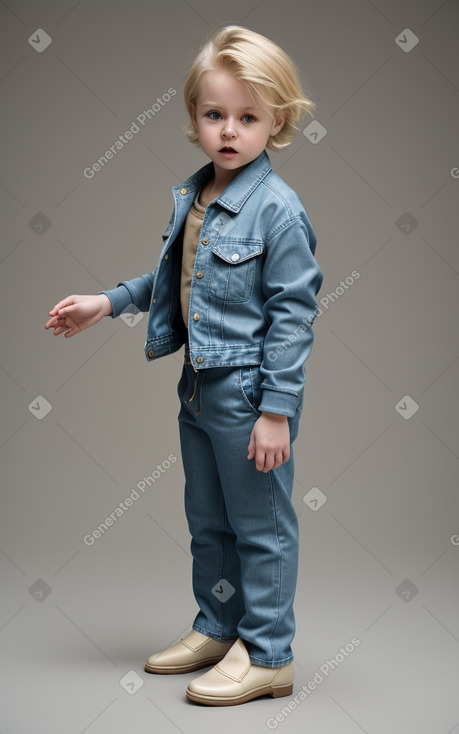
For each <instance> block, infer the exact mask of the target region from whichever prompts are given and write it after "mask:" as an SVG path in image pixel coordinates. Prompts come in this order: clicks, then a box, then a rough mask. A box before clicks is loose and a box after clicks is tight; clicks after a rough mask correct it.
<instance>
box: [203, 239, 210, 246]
mask: <svg viewBox="0 0 459 734" xmlns="http://www.w3.org/2000/svg"><path fill="white" fill-rule="evenodd" d="M202 244H203V245H208V244H209V240H208V239H207V237H204V239H203V241H202Z"/></svg>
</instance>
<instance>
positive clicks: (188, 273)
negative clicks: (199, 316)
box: [180, 193, 206, 328]
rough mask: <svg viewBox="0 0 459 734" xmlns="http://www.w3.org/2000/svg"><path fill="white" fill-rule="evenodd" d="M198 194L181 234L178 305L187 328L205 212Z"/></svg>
mask: <svg viewBox="0 0 459 734" xmlns="http://www.w3.org/2000/svg"><path fill="white" fill-rule="evenodd" d="M198 198H199V193H198V194H197V196H196V199H195V200H194V202H193V205H192V207H191V209H190V211H189V212H188V215H187V218H186V220H185V231H184V233H183V253H182V275H181V281H180V304H181V307H182V318H183V323H184V324H185V326H186V327H187V328H188V307H189V303H190V289H191V279H192V277H193V268H194V261H195V258H196V251H197V249H198V242H199V233H200V231H201V227H202V221H203V219H204V213H205V211H206V207H205V206H201V204H200V203H199V202H198Z"/></svg>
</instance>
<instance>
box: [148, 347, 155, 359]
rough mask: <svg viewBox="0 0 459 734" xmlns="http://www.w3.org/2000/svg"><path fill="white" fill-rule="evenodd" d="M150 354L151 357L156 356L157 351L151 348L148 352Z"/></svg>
mask: <svg viewBox="0 0 459 734" xmlns="http://www.w3.org/2000/svg"><path fill="white" fill-rule="evenodd" d="M148 356H149V357H154V356H155V353H154V351H153V349H150V350H149V352H148Z"/></svg>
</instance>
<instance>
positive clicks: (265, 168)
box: [174, 151, 272, 212]
mask: <svg viewBox="0 0 459 734" xmlns="http://www.w3.org/2000/svg"><path fill="white" fill-rule="evenodd" d="M270 171H272V166H271V161H270V160H269V156H268V154H267V153H266V151H263V152H262V153H260V155H259V156H258V158H255V160H253V161H252V162H251V163H249V164H248V165H247V166H246V167H245V168H243V169H242V171H240V172H239V173H238V174H237V176H235V177H234V178H233V180H232V181H231V183H230V184H228V186H227V187H226V189H225V190H224V191H223V192H222V193H221V194H220V196H219V197H218V199H217V200H216V201H217V203H218V204H220V206H222V207H224V208H225V209H229V210H230V211H232V212H238V211H239V210H240V209H241V207H242V206H243V204H244V203H245V202H246V200H247V199H248V198H249V196H250V194H251V193H252V192H253V191H254V190H255V189H256V188H257V186H258V185H259V184H260V183H261V181H262V180H263V179H264V178H265V177H266V176H267V175H268V173H269V172H270ZM213 174H214V164H213V163H212V162H211V163H207V164H206V165H205V166H203V167H202V168H200V169H199V171H196V173H194V174H193V175H192V176H190V178H188V179H187V180H186V181H184V182H183V184H182V186H186V187H187V188H188V189H190V191H191V190H193V191H197V190H198V189H199V188H201V186H202V185H203V184H204V183H205V182H206V181H208V180H209V178H211V177H212V176H213ZM174 188H176V187H174ZM177 188H181V187H177Z"/></svg>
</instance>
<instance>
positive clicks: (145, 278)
mask: <svg viewBox="0 0 459 734" xmlns="http://www.w3.org/2000/svg"><path fill="white" fill-rule="evenodd" d="M155 273H156V270H154V271H153V272H151V273H145V274H144V275H140V276H139V277H138V278H133V279H132V280H122V281H121V282H120V283H118V285H117V287H116V288H111V289H109V290H104V291H99V294H101V293H104V294H105V295H106V296H107V298H108V299H109V300H110V302H111V304H112V313H111V316H112V318H116V317H117V316H119V315H120V314H121V313H122V312H123V311H124V310H125V309H126V308H127V307H128V306H130V305H132V304H134V306H136V307H137V308H138V309H139V311H149V309H150V302H151V293H152V289H153V282H154V278H155Z"/></svg>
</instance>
